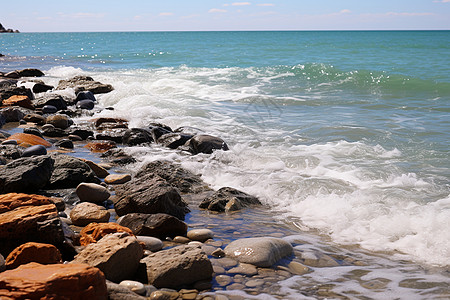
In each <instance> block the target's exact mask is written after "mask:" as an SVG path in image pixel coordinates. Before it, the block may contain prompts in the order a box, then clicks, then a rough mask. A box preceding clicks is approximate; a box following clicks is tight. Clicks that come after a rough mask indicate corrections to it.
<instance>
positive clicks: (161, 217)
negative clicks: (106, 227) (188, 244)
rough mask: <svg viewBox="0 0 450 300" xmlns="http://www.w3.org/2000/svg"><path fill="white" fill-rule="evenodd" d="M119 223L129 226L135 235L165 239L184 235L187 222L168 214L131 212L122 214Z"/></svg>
mask: <svg viewBox="0 0 450 300" xmlns="http://www.w3.org/2000/svg"><path fill="white" fill-rule="evenodd" d="M117 222H118V223H119V225H122V226H125V227H128V228H130V229H131V230H132V231H133V233H134V234H135V235H146V236H152V237H157V238H159V239H166V237H171V238H173V237H175V236H177V235H185V234H186V231H187V227H188V226H187V224H186V223H184V222H183V221H180V220H179V219H177V218H175V217H174V216H171V215H168V214H161V213H160V214H141V213H132V214H126V215H124V216H122V217H121V218H120V219H119V220H118V221H117Z"/></svg>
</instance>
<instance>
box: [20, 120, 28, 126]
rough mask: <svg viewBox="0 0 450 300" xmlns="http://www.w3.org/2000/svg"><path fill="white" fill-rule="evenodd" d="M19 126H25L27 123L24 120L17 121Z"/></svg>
mask: <svg viewBox="0 0 450 300" xmlns="http://www.w3.org/2000/svg"><path fill="white" fill-rule="evenodd" d="M19 124H20V125H25V124H27V121H25V120H19Z"/></svg>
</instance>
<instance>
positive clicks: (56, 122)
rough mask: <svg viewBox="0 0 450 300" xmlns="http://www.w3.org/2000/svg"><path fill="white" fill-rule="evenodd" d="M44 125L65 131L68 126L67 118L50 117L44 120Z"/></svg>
mask: <svg viewBox="0 0 450 300" xmlns="http://www.w3.org/2000/svg"><path fill="white" fill-rule="evenodd" d="M45 123H46V124H51V125H53V126H55V127H56V128H60V129H66V128H68V127H69V126H70V123H69V117H68V116H66V115H51V116H48V117H47V119H46V120H45Z"/></svg>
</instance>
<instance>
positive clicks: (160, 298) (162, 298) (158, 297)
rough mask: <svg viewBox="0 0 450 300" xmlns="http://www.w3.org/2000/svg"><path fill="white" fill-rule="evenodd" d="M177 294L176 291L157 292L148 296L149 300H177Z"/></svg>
mask: <svg viewBox="0 0 450 300" xmlns="http://www.w3.org/2000/svg"><path fill="white" fill-rule="evenodd" d="M178 296H179V294H178V292H176V291H173V292H171V291H164V290H159V291H154V292H152V293H151V294H150V298H149V299H151V300H168V299H178Z"/></svg>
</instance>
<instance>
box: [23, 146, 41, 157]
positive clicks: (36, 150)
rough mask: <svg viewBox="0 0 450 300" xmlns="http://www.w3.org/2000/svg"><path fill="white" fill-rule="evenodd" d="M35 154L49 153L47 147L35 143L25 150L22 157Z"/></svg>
mask: <svg viewBox="0 0 450 300" xmlns="http://www.w3.org/2000/svg"><path fill="white" fill-rule="evenodd" d="M33 155H47V149H46V148H45V147H44V146H42V145H34V146H31V147H28V148H27V149H25V151H23V153H22V157H31V156H33Z"/></svg>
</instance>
